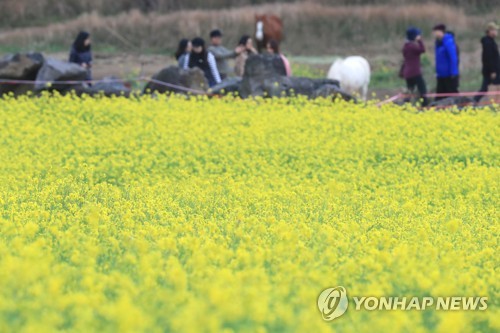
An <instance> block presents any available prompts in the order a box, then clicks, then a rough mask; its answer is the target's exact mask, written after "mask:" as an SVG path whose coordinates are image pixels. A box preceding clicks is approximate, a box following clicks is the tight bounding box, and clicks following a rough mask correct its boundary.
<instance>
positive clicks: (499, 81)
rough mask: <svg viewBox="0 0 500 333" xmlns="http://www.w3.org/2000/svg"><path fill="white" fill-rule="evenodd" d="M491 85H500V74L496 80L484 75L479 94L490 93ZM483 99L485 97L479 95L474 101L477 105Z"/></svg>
mask: <svg viewBox="0 0 500 333" xmlns="http://www.w3.org/2000/svg"><path fill="white" fill-rule="evenodd" d="M490 84H500V78H499V74H497V77H496V79H495V80H492V79H491V75H484V74H483V83H482V84H481V88H479V92H480V93H483V92H487V91H488V86H489V85H490ZM483 97H484V95H477V96H475V97H474V101H475V102H476V103H477V102H479V101H480V100H481V98H483Z"/></svg>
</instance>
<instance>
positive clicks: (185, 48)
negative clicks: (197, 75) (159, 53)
mask: <svg viewBox="0 0 500 333" xmlns="http://www.w3.org/2000/svg"><path fill="white" fill-rule="evenodd" d="M191 49H192V45H191V41H190V40H189V39H187V38H183V39H181V40H180V41H179V46H178V47H177V51H176V52H175V58H176V59H179V58H180V56H181V55H183V54H184V53H188V52H191Z"/></svg>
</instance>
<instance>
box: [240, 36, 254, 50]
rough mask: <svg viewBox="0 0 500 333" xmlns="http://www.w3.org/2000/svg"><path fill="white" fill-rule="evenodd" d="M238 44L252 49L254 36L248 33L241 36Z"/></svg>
mask: <svg viewBox="0 0 500 333" xmlns="http://www.w3.org/2000/svg"><path fill="white" fill-rule="evenodd" d="M238 46H244V47H245V48H246V49H251V48H252V47H253V41H252V38H251V37H250V36H248V35H244V36H241V38H240V42H239V43H238Z"/></svg>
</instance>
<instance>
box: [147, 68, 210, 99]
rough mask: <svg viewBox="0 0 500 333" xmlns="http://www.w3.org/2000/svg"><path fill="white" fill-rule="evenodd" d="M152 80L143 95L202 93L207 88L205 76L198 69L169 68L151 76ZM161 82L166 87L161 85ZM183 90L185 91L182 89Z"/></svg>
mask: <svg viewBox="0 0 500 333" xmlns="http://www.w3.org/2000/svg"><path fill="white" fill-rule="evenodd" d="M153 80H155V81H158V82H154V81H151V82H149V83H148V84H147V85H146V87H145V88H144V93H153V92H158V93H165V92H174V93H181V94H187V93H193V92H195V91H199V92H202V91H203V92H204V91H205V90H206V89H207V88H208V82H207V79H206V78H205V74H203V71H202V70H201V69H199V68H191V69H182V68H180V67H178V66H170V67H167V68H165V69H163V70H162V71H160V72H159V73H158V74H156V75H155V76H153ZM161 82H163V83H166V84H168V85H171V86H168V85H163V84H161ZM183 88H185V89H183Z"/></svg>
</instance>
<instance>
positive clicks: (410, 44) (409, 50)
mask: <svg viewBox="0 0 500 333" xmlns="http://www.w3.org/2000/svg"><path fill="white" fill-rule="evenodd" d="M424 53H425V45H424V42H423V41H422V32H421V31H420V30H419V29H417V28H409V29H408V30H406V43H405V45H404V46H403V58H404V64H403V70H402V76H403V78H404V79H405V80H406V86H407V88H408V91H409V92H410V93H413V92H414V91H415V88H417V90H418V93H419V95H420V98H421V99H422V106H427V105H428V103H429V102H428V99H427V97H426V96H425V95H426V94H427V86H426V84H425V80H424V78H423V76H422V64H421V61H420V57H421V56H422V54H424Z"/></svg>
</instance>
